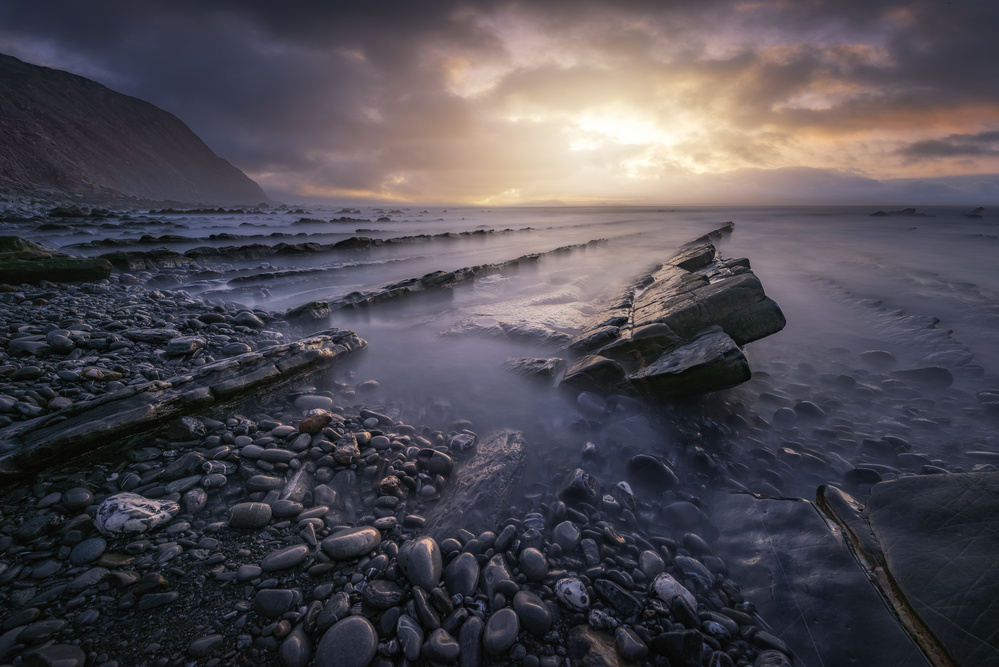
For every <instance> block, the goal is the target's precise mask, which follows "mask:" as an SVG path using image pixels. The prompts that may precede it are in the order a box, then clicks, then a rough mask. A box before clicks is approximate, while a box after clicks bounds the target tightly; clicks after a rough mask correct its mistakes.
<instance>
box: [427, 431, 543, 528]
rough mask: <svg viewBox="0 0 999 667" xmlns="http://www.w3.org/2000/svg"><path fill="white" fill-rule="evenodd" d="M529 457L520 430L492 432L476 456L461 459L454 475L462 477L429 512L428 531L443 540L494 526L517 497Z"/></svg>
mask: <svg viewBox="0 0 999 667" xmlns="http://www.w3.org/2000/svg"><path fill="white" fill-rule="evenodd" d="M526 461H527V448H526V447H525V445H524V440H523V437H522V434H521V433H520V432H519V431H514V430H511V429H501V430H499V431H496V432H494V433H492V434H491V435H490V436H489V437H488V438H486V439H485V440H484V441H483V442H480V443H478V444H477V445H476V451H475V456H474V457H473V458H470V459H467V460H465V461H463V462H459V464H458V466H457V472H456V474H455V475H454V479H456V480H458V481H457V483H456V484H454V485H453V486H452V487H451V488H449V489H448V492H447V494H446V495H445V496H444V497H443V498H442V499H441V501H440V502H438V503H437V504H436V505H434V506H433V508H432V509H430V511H429V512H428V513H427V517H426V519H427V523H426V526H425V529H424V533H425V534H426V535H429V536H430V537H433V538H434V539H436V540H438V541H442V540H444V539H446V538H448V537H451V536H453V535H456V534H457V532H458V531H459V530H461V529H464V530H468V531H470V532H472V533H475V534H476V535H478V534H479V533H482V532H485V531H487V530H492V529H493V528H494V527H495V526H496V525H497V524H498V523H500V521H501V520H502V518H503V516H504V513H505V512H506V511H507V508H509V507H510V505H511V503H512V501H514V500H515V499H516V498H517V484H518V482H519V480H520V478H521V473H522V472H523V470H524V465H525V463H526Z"/></svg>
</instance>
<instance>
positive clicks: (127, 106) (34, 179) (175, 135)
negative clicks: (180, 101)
mask: <svg viewBox="0 0 999 667" xmlns="http://www.w3.org/2000/svg"><path fill="white" fill-rule="evenodd" d="M0 193H9V194H29V195H43V196H52V197H65V196H70V197H76V198H80V199H90V200H95V201H100V200H114V199H121V198H128V197H135V198H139V199H145V200H154V201H176V202H185V203H202V204H257V203H260V202H263V201H267V195H266V194H264V191H263V190H262V189H261V188H260V186H259V185H257V184H256V183H255V182H253V181H252V180H251V179H250V178H249V177H248V176H246V174H244V173H243V172H242V171H240V170H239V169H237V168H236V167H234V166H232V165H231V164H229V163H228V162H227V161H225V160H224V159H222V158H220V157H218V156H217V155H215V154H214V153H213V152H212V151H211V149H210V148H208V146H206V145H205V143H204V142H203V141H201V139H199V138H198V136H197V135H195V134H194V132H192V131H191V129H190V128H188V127H187V126H186V125H185V124H184V123H183V122H182V121H181V120H180V119H179V118H177V117H176V116H174V115H172V114H170V113H167V112H166V111H163V110H162V109H159V108H158V107H155V106H153V105H152V104H149V103H148V102H144V101H142V100H140V99H136V98H134V97H129V96H127V95H122V94H120V93H116V92H115V91H113V90H110V89H109V88H107V87H105V86H103V85H101V84H99V83H97V82H95V81H91V80H89V79H85V78H83V77H81V76H76V75H74V74H70V73H68V72H63V71H60V70H55V69H51V68H48V67H39V66H36V65H29V64H27V63H24V62H21V61H20V60H18V59H17V58H12V57H10V56H5V55H2V54H0Z"/></svg>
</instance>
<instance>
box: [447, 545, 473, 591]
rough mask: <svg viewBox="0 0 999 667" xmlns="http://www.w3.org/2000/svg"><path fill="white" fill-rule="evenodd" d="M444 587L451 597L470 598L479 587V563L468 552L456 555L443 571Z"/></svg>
mask: <svg viewBox="0 0 999 667" xmlns="http://www.w3.org/2000/svg"><path fill="white" fill-rule="evenodd" d="M444 585H445V586H446V587H447V589H448V591H450V593H451V594H452V595H460V596H462V597H467V596H471V595H472V594H473V593H474V592H475V590H476V588H478V585H479V562H478V561H477V560H476V559H475V556H473V555H472V554H470V553H468V552H464V553H461V554H458V557H457V558H455V559H454V560H452V561H451V562H450V563H449V564H448V566H447V569H446V570H445V571H444Z"/></svg>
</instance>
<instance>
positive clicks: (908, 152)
mask: <svg viewBox="0 0 999 667" xmlns="http://www.w3.org/2000/svg"><path fill="white" fill-rule="evenodd" d="M898 153H899V155H903V156H905V157H908V158H911V159H912V160H926V159H932V158H938V157H961V156H979V155H999V131H997V130H992V131H989V132H978V133H976V134H952V135H950V136H948V137H944V138H942V139H926V140H924V141H916V142H913V143H911V144H909V145H908V146H905V147H904V148H900V149H899V151H898Z"/></svg>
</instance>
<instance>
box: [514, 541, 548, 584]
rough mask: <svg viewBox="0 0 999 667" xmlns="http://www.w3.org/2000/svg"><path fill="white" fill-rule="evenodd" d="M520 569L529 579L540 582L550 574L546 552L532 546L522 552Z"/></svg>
mask: <svg viewBox="0 0 999 667" xmlns="http://www.w3.org/2000/svg"><path fill="white" fill-rule="evenodd" d="M520 571H521V572H523V573H524V576H526V577H527V580H528V581H531V582H539V581H542V580H543V579H544V578H545V577H546V576H548V561H547V560H545V556H544V554H542V553H541V552H540V551H538V550H537V549H535V548H534V547H530V548H527V549H524V550H523V551H521V552H520Z"/></svg>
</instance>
